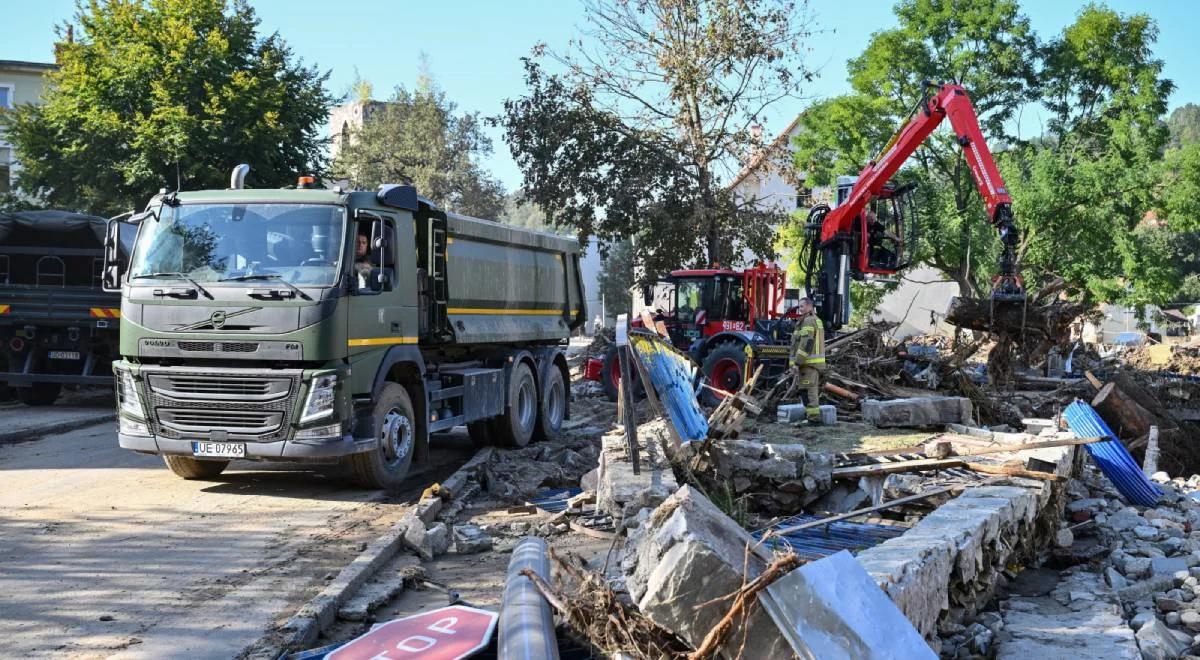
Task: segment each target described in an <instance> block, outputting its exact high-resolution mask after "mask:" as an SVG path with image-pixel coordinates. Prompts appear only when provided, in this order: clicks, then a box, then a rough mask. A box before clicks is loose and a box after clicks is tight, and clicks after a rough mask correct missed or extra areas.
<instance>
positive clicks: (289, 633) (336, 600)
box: [279, 447, 494, 650]
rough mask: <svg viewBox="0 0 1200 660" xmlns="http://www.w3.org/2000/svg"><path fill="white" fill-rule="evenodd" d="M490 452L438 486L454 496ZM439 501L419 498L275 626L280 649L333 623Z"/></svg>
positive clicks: (309, 639)
mask: <svg viewBox="0 0 1200 660" xmlns="http://www.w3.org/2000/svg"><path fill="white" fill-rule="evenodd" d="M493 451H494V450H493V449H492V448H491V447H485V448H483V449H480V450H479V451H478V452H476V453H475V456H473V457H472V458H471V459H470V460H468V461H467V462H466V463H464V464H463V465H462V467H460V468H458V470H456V471H455V472H454V474H452V475H450V476H449V477H447V478H446V480H445V481H444V483H443V485H442V489H444V490H445V491H448V492H449V494H450V495H451V496H452V497H457V496H458V495H459V493H460V492H461V490H462V489H463V487H464V486H465V485H466V484H467V483H468V482H469V481H470V479H471V477H472V476H474V475H475V473H476V472H478V470H479V469H480V467H481V466H483V464H485V463H487V461H488V460H489V459H490V458H491V456H492V452H493ZM442 502H443V500H442V499H441V498H440V497H425V498H422V499H421V500H420V501H419V502H417V504H415V505H414V506H413V507H412V509H411V510H410V511H409V512H408V513H406V514H405V515H404V517H403V518H401V519H400V521H399V522H397V523H396V524H394V525H392V527H391V528H390V529H389V530H388V531H387V532H384V533H383V534H382V535H381V536H379V537H378V538H376V539H375V540H374V541H372V542H371V544H370V545H368V546H367V549H366V550H363V551H362V553H361V554H359V555H358V557H355V558H354V561H352V562H350V563H349V564H348V565H347V566H346V567H345V568H343V569H342V570H341V572H339V573H338V575H337V577H336V578H334V579H333V581H332V582H330V583H329V585H328V586H326V587H325V588H324V589H323V590H321V593H319V594H317V595H316V596H315V597H313V598H312V599H311V600H309V601H308V602H307V603H305V604H304V605H303V606H301V607H300V609H299V610H297V611H296V613H295V614H294V615H292V617H291V618H289V619H288V620H287V622H286V623H284V624H283V626H282V627H281V628H280V629H279V633H280V634H281V635H282V639H281V640H280V642H279V647H280V649H282V650H301V649H304V648H308V647H310V646H312V645H313V644H314V643H315V642H316V640H317V637H319V636H320V634H321V632H322V631H323V630H325V629H326V628H328V627H329V626H330V625H331V624H332V623H333V622H334V620H335V619H336V618H337V613H338V610H339V609H341V607H342V605H344V604H345V603H346V602H347V601H348V600H349V599H350V597H351V596H352V595H353V594H354V592H355V591H357V590H358V588H359V587H361V586H362V585H363V583H365V582H366V581H367V580H369V579H370V578H371V577H372V576H373V575H375V573H376V572H377V571H379V569H380V568H382V567H383V565H384V564H386V563H387V562H389V561H391V559H392V558H393V557H395V556H396V553H397V552H399V551H400V550H401V549H402V548H403V547H405V546H406V543H405V535H406V534H407V533H408V531H409V529H410V527H412V526H414V525H416V524H421V525H422V527H423V526H424V524H425V523H428V522H432V520H433V518H434V517H435V516H437V514H438V512H439V511H440V510H441V508H442V506H441V504H442ZM421 531H424V530H423V529H422V530H421ZM414 550H415V548H414Z"/></svg>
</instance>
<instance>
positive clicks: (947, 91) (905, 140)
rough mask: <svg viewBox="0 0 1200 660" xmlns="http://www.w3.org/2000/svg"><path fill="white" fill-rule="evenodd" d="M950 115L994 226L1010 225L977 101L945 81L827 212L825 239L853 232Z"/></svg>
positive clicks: (1003, 190)
mask: <svg viewBox="0 0 1200 660" xmlns="http://www.w3.org/2000/svg"><path fill="white" fill-rule="evenodd" d="M946 117H949V118H950V125H951V126H953V127H954V133H955V135H956V136H957V138H958V144H959V145H960V146H962V148H963V153H964V155H965V156H966V159H967V164H968V165H969V166H970V170H971V176H972V178H974V180H975V186H976V187H977V188H978V189H979V194H980V195H981V196H982V197H983V199H984V203H985V204H986V206H987V214H988V220H989V221H990V222H991V223H992V224H1001V223H1004V222H1006V219H1007V221H1011V210H1010V206H1011V204H1012V199H1011V198H1010V197H1009V195H1008V190H1007V188H1006V187H1005V185H1004V179H1003V178H1002V177H1001V176H1000V170H999V169H998V168H997V167H996V162H995V160H994V159H993V158H992V154H991V152H990V151H989V150H988V147H987V141H986V140H984V138H983V131H981V130H980V128H979V119H978V116H977V115H976V114H975V108H974V107H972V105H971V99H970V98H969V97H968V96H967V92H966V90H964V89H963V88H962V86H961V85H954V84H945V85H939V86H938V92H937V94H935V95H933V96H930V97H929V98H928V99H926V100H925V101H924V102H923V103H922V104H921V107H920V108H919V109H918V110H917V112H916V113H915V114H914V116H913V118H912V119H911V120H909V122H908V123H907V124H906V125H905V126H904V128H902V129H900V132H899V133H896V135H894V136H893V137H892V139H891V141H890V142H888V144H887V146H886V147H884V149H883V153H882V154H881V155H880V156H879V157H878V158H876V159H875V160H873V161H871V162H869V163H867V166H866V167H864V168H863V169H862V171H861V172H859V175H858V181H857V182H855V184H854V188H853V189H851V191H850V195H849V196H848V197H847V198H846V201H845V202H843V203H842V204H841V205H839V206H838V207H837V208H835V209H833V210H831V211H830V212H829V215H828V216H826V218H825V221H824V223H823V226H822V227H821V240H822V241H823V242H824V241H828V240H830V239H832V238H833V237H835V236H836V235H837V234H838V233H839V232H849V231H851V230H852V227H853V223H854V222H855V220H856V219H857V218H858V216H859V214H860V213H862V212H863V209H865V208H866V206H867V204H868V203H870V201H871V199H872V198H873V197H876V196H878V195H879V194H880V193H881V192H882V191H883V187H884V185H885V184H886V183H887V182H888V181H889V180H891V178H892V176H893V175H895V174H896V172H897V171H898V170H899V169H900V167H901V166H902V165H903V164H904V162H905V161H906V160H908V157H909V156H911V155H912V154H913V152H915V151H916V150H917V147H920V146H921V144H922V143H923V142H925V139H926V138H928V137H929V135H930V133H933V131H934V129H936V128H937V127H938V125H939V124H941V123H942V120H943V119H945V118H946Z"/></svg>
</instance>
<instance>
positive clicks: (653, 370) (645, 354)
mask: <svg viewBox="0 0 1200 660" xmlns="http://www.w3.org/2000/svg"><path fill="white" fill-rule="evenodd" d="M629 344H630V345H631V346H633V348H634V350H635V351H636V352H637V354H638V357H640V358H641V361H642V366H644V367H646V373H647V374H648V375H649V376H650V383H651V385H652V386H653V387H654V392H655V394H657V395H658V400H659V401H661V402H662V404H663V407H664V408H666V409H667V416H668V417H670V418H671V423H672V424H674V425H675V429H676V430H677V431H679V436H680V439H681V440H682V441H683V442H691V441H693V440H702V439H704V438H705V437H706V436H708V418H707V417H705V416H704V411H702V410H700V402H699V401H697V400H696V393H695V392H694V391H693V390H692V363H691V361H689V360H688V359H687V358H686V357H684V356H683V355H680V354H679V353H678V352H677V351H675V349H674V348H672V347H671V346H669V345H667V343H666V342H664V341H663V340H662V339H661V338H659V336H658V335H650V334H642V333H632V332H631V333H630V334H629Z"/></svg>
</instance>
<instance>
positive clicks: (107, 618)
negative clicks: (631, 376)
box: [100, 614, 116, 621]
mask: <svg viewBox="0 0 1200 660" xmlns="http://www.w3.org/2000/svg"><path fill="white" fill-rule="evenodd" d="M100 621H116V617H114V616H113V615H111V614H101V615H100Z"/></svg>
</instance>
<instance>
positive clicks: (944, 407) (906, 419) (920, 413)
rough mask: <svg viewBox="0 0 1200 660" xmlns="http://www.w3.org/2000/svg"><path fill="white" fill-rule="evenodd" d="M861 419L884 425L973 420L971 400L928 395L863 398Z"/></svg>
mask: <svg viewBox="0 0 1200 660" xmlns="http://www.w3.org/2000/svg"><path fill="white" fill-rule="evenodd" d="M862 415H863V420H864V421H866V422H868V423H870V424H873V425H875V426H878V427H880V428H886V427H900V426H906V427H917V428H920V427H930V426H940V425H943V424H967V425H970V424H974V423H975V418H974V416H973V414H972V411H971V400H970V399H968V398H966V397H961V396H929V397H915V398H909V399H890V400H887V401H879V400H876V399H867V400H865V401H863V402H862Z"/></svg>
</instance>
